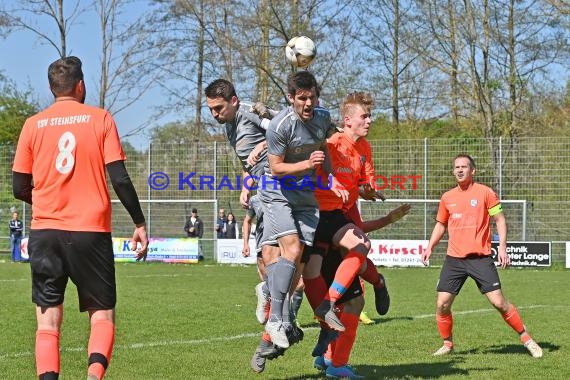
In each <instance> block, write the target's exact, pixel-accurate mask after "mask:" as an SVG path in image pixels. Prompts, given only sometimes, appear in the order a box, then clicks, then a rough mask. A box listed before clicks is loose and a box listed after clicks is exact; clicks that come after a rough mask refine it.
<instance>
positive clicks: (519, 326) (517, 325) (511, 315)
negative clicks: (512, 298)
mask: <svg viewBox="0 0 570 380" xmlns="http://www.w3.org/2000/svg"><path fill="white" fill-rule="evenodd" d="M503 319H504V320H505V322H507V324H508V325H509V326H511V327H512V329H513V330H515V331H516V332H517V333H518V334H519V335H520V337H521V342H523V343H526V342H528V341H529V340H530V339H531V338H530V335H528V333H527V332H526V329H525V327H524V324H523V322H522V319H521V316H520V314H519V311H518V310H517V308H516V307H515V305H513V304H511V308H510V309H509V311H507V312H506V313H505V314H503Z"/></svg>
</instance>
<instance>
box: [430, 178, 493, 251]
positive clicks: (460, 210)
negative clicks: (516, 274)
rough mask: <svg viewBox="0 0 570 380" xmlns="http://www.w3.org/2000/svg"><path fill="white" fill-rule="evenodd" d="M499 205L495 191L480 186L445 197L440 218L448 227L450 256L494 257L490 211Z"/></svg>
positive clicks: (457, 191)
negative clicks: (492, 253) (492, 255)
mask: <svg viewBox="0 0 570 380" xmlns="http://www.w3.org/2000/svg"><path fill="white" fill-rule="evenodd" d="M499 203H500V201H499V197H498V196H497V194H496V193H495V192H494V191H493V190H492V189H491V188H489V187H487V186H485V185H482V184H478V183H474V184H473V185H472V186H471V187H470V188H469V189H467V190H461V188H459V186H458V187H455V188H453V189H452V190H450V191H448V192H446V193H445V194H443V196H442V197H441V201H440V203H439V209H438V212H437V218H436V219H437V221H438V222H441V223H443V224H446V225H447V233H448V237H449V241H448V248H447V254H448V255H449V256H453V257H460V258H463V257H466V256H467V255H473V254H476V255H490V254H491V216H490V215H489V210H490V209H491V208H493V207H495V206H496V205H498V204H499Z"/></svg>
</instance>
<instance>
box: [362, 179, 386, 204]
mask: <svg viewBox="0 0 570 380" xmlns="http://www.w3.org/2000/svg"><path fill="white" fill-rule="evenodd" d="M358 195H359V196H360V198H362V199H365V200H367V201H372V202H376V199H380V200H381V201H382V202H384V201H385V200H386V196H385V195H384V194H383V193H382V192H381V191H377V190H375V189H374V188H373V187H372V185H370V184H369V183H366V184H364V185H360V186H359V187H358Z"/></svg>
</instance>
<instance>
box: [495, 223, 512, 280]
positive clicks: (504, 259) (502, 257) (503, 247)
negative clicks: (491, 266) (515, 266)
mask: <svg viewBox="0 0 570 380" xmlns="http://www.w3.org/2000/svg"><path fill="white" fill-rule="evenodd" d="M493 220H494V221H495V225H496V226H497V233H498V234H499V249H498V252H497V257H498V259H499V264H500V265H501V268H503V269H505V268H506V267H507V266H508V265H509V264H510V262H511V260H510V257H509V255H507V220H506V218H505V214H503V213H502V212H500V213H498V214H496V215H495V216H493Z"/></svg>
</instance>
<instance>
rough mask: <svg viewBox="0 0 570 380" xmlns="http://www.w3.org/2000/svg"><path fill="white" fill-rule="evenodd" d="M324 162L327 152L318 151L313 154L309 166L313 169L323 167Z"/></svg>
mask: <svg viewBox="0 0 570 380" xmlns="http://www.w3.org/2000/svg"><path fill="white" fill-rule="evenodd" d="M323 162H325V152H323V151H322V150H316V151H314V152H313V153H311V156H310V157H309V166H310V168H311V169H314V168H315V167H316V166H317V165H321V164H322V163H323Z"/></svg>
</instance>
